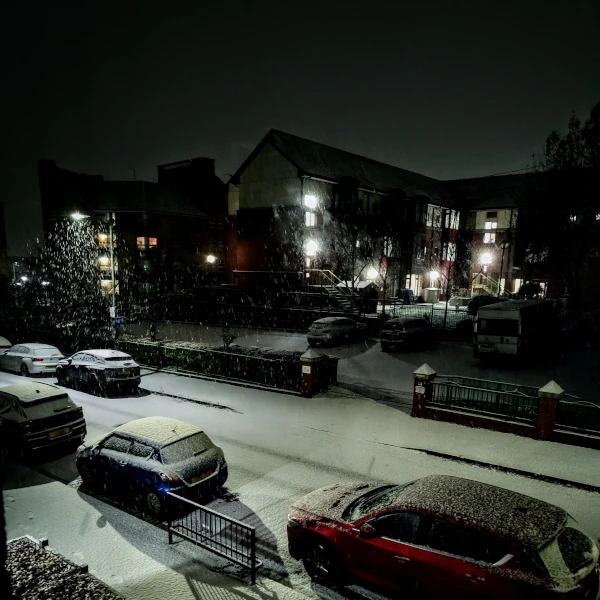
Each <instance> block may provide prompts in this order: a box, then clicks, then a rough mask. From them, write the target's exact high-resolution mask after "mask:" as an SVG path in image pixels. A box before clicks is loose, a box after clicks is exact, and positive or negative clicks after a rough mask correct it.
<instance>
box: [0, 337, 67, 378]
mask: <svg viewBox="0 0 600 600" xmlns="http://www.w3.org/2000/svg"><path fill="white" fill-rule="evenodd" d="M62 358H64V356H63V355H62V353H61V351H60V350H59V349H58V348H55V347H54V346H49V345H48V344H16V345H15V346H12V348H9V349H8V351H7V352H5V353H4V354H1V355H0V368H2V369H4V370H6V371H16V372H17V373H21V375H23V376H24V377H27V375H30V374H34V373H37V374H39V373H54V372H55V371H56V365H57V364H58V361H59V360H61V359H62Z"/></svg>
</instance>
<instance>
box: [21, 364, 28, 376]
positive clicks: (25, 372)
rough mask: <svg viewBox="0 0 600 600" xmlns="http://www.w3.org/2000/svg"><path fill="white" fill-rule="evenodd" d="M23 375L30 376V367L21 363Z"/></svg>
mask: <svg viewBox="0 0 600 600" xmlns="http://www.w3.org/2000/svg"><path fill="white" fill-rule="evenodd" d="M21 375H23V377H29V369H28V368H27V365H21Z"/></svg>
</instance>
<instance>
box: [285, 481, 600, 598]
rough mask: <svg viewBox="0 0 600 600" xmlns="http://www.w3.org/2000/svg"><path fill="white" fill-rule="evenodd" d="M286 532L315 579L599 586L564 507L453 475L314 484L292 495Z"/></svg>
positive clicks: (430, 585) (463, 589) (578, 594)
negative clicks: (391, 482) (390, 481)
mask: <svg viewBox="0 0 600 600" xmlns="http://www.w3.org/2000/svg"><path fill="white" fill-rule="evenodd" d="M287 533H288V544H289V551H290V554H291V555H292V557H293V558H295V559H297V560H302V561H303V562H304V566H305V568H306V570H307V572H308V574H309V575H310V576H311V577H312V578H313V579H314V580H316V581H319V582H322V583H332V582H335V583H343V582H345V581H350V580H352V579H359V580H361V581H363V582H366V583H368V584H371V585H374V586H377V587H378V588H379V587H383V588H386V589H387V590H390V591H393V592H394V593H396V594H398V593H408V594H411V593H414V592H415V591H416V592H418V593H419V594H418V597H419V598H449V599H450V598H452V599H458V598H486V599H488V600H509V599H510V600H513V599H515V600H525V599H538V600H541V599H554V600H558V599H559V598H560V599H564V600H566V599H571V598H572V599H582V600H583V599H584V598H585V599H586V600H595V599H596V598H597V594H598V589H599V572H598V554H599V549H598V546H597V545H596V543H595V542H594V541H593V540H592V538H590V537H589V536H587V535H586V534H585V533H583V532H582V531H581V528H580V527H579V525H578V524H577V523H576V521H575V520H574V519H573V518H571V517H570V516H569V515H568V514H567V513H566V511H564V510H563V509H562V508H559V507H557V506H553V505H552V504H548V503H546V502H543V501H541V500H537V499H535V498H530V497H528V496H523V495H521V494H517V493H515V492H512V491H509V490H505V489H502V488H498V487H495V486H491V485H487V484H484V483H479V482H477V481H471V480H468V479H462V478H459V477H450V476H445V475H432V476H429V477H424V478H423V479H419V480H417V481H413V482H411V483H405V484H403V485H381V484H372V483H355V484H343V485H334V486H330V487H326V488H322V489H320V490H317V491H315V492H312V493H310V494H308V495H307V496H304V497H303V498H301V499H300V500H298V501H297V502H296V503H295V504H294V506H293V507H292V513H291V515H290V517H289V519H288V528H287ZM403 597H404V596H403ZM410 597H411V598H412V597H414V596H413V595H411V596H410Z"/></svg>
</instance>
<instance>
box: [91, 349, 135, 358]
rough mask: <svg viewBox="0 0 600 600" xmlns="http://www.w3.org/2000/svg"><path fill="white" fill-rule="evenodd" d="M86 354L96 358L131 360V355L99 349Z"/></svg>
mask: <svg viewBox="0 0 600 600" xmlns="http://www.w3.org/2000/svg"><path fill="white" fill-rule="evenodd" d="M84 352H85V353H86V354H93V355H94V356H98V357H99V358H131V356H129V354H127V353H125V352H121V351H120V350H108V349H99V350H84Z"/></svg>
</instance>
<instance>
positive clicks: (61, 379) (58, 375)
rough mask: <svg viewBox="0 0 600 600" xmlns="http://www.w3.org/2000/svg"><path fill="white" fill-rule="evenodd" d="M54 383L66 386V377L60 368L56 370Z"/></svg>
mask: <svg viewBox="0 0 600 600" xmlns="http://www.w3.org/2000/svg"><path fill="white" fill-rule="evenodd" d="M56 383H58V385H62V386H63V387H67V378H66V377H65V374H64V372H63V370H62V369H57V370H56Z"/></svg>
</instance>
